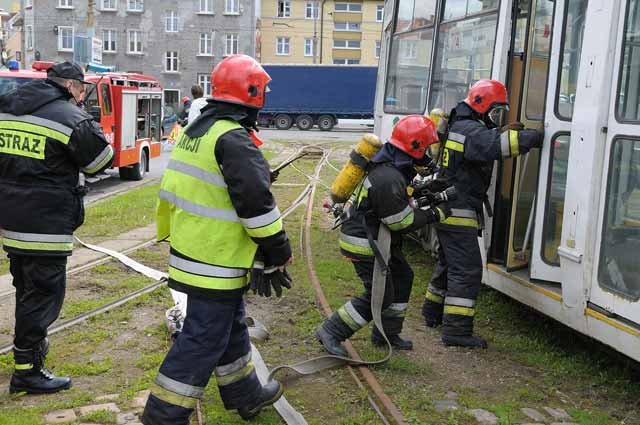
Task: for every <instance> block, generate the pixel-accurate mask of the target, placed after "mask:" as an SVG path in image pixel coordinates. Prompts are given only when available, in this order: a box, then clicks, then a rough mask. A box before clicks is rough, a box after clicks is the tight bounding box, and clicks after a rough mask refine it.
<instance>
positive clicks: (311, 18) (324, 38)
mask: <svg viewBox="0 0 640 425" xmlns="http://www.w3.org/2000/svg"><path fill="white" fill-rule="evenodd" d="M383 13H384V2H383V1H379V0H350V1H341V0H335V1H334V0H325V1H322V0H263V1H262V7H261V18H260V22H259V25H258V47H257V50H258V52H259V58H260V60H261V61H262V62H263V63H292V64H313V63H318V64H320V63H322V64H340V65H356V64H359V65H378V58H379V57H380V40H381V34H382V19H383Z"/></svg>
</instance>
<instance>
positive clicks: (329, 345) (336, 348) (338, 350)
mask: <svg viewBox="0 0 640 425" xmlns="http://www.w3.org/2000/svg"><path fill="white" fill-rule="evenodd" d="M316 338H318V341H320V344H322V346H323V347H324V349H325V350H327V352H328V353H329V354H333V355H334V356H341V357H349V353H347V350H345V348H344V347H343V346H342V341H341V340H340V339H339V338H338V337H336V336H335V335H333V334H331V333H330V332H329V331H327V330H326V329H325V328H324V326H320V327H319V328H318V329H317V330H316Z"/></svg>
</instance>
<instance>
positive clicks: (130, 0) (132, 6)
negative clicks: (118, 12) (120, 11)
mask: <svg viewBox="0 0 640 425" xmlns="http://www.w3.org/2000/svg"><path fill="white" fill-rule="evenodd" d="M142 11H144V0H127V12H142Z"/></svg>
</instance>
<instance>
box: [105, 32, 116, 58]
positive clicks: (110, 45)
mask: <svg viewBox="0 0 640 425" xmlns="http://www.w3.org/2000/svg"><path fill="white" fill-rule="evenodd" d="M116 39H117V35H116V30H102V51H103V52H105V53H115V51H116V47H117V45H116Z"/></svg>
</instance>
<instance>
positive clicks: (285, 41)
mask: <svg viewBox="0 0 640 425" xmlns="http://www.w3.org/2000/svg"><path fill="white" fill-rule="evenodd" d="M289 48H290V44H289V37H278V39H277V42H276V55H288V54H289V53H290V49H289Z"/></svg>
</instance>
